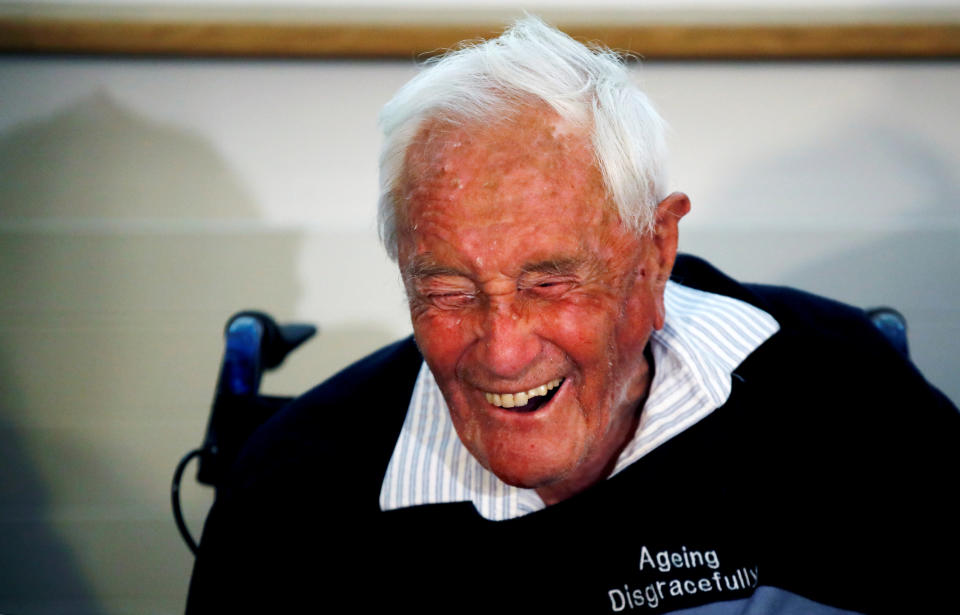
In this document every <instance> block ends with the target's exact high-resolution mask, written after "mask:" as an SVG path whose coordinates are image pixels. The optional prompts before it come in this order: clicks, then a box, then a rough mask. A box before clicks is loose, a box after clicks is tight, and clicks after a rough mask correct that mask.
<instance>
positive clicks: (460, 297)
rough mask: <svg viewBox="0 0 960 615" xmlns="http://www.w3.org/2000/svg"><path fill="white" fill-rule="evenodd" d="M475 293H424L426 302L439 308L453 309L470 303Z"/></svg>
mask: <svg viewBox="0 0 960 615" xmlns="http://www.w3.org/2000/svg"><path fill="white" fill-rule="evenodd" d="M475 298H476V295H474V294H473V293H465V292H449V293H428V294H426V295H424V299H426V301H427V303H429V304H430V305H432V306H433V307H436V308H439V309H441V310H454V309H458V308H462V307H466V306H468V305H470V304H471V303H472V302H473V300H474V299H475Z"/></svg>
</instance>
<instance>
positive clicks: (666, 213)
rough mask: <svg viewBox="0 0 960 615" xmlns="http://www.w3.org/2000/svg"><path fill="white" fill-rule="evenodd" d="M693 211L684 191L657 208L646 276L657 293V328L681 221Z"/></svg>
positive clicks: (659, 324)
mask: <svg viewBox="0 0 960 615" xmlns="http://www.w3.org/2000/svg"><path fill="white" fill-rule="evenodd" d="M688 211H690V199H689V198H687V195H686V194H684V193H682V192H674V193H672V194H671V195H670V196H668V197H667V198H665V199H663V200H662V201H660V204H659V205H657V217H656V222H655V225H654V229H653V234H652V235H651V236H649V237H648V238H647V241H648V242H649V243H648V245H647V249H648V252H647V263H646V269H647V271H646V273H647V276H648V283H650V284H651V286H652V288H651V290H652V291H653V293H654V300H655V301H656V316H655V319H654V326H655V327H656V328H657V329H660V328H661V327H663V321H664V314H665V310H664V306H663V289H664V288H665V287H666V285H667V280H669V279H670V272H671V271H673V261H674V260H675V259H676V257H677V243H678V242H679V231H678V228H677V227H678V225H679V223H680V218H682V217H684V216H685V215H686V214H687V212H688Z"/></svg>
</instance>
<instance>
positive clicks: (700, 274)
mask: <svg viewBox="0 0 960 615" xmlns="http://www.w3.org/2000/svg"><path fill="white" fill-rule="evenodd" d="M671 278H672V279H673V281H675V282H677V283H679V284H682V285H683V286H687V287H690V288H695V289H697V290H702V291H705V292H710V293H715V294H719V295H724V296H727V297H731V298H733V299H737V300H740V301H743V302H745V303H748V304H750V305H753V306H754V307H757V308H759V309H761V310H763V311H764V312H766V313H767V314H769V315H770V316H772V317H773V318H774V319H775V320H776V321H777V323H778V324H779V325H780V331H779V332H778V333H777V334H776V335H775V336H774V338H773V339H774V340H775V341H776V343H784V342H786V341H788V340H791V339H792V340H794V341H796V342H798V343H801V344H803V345H807V346H810V345H813V344H814V343H819V344H821V345H825V346H827V347H833V346H840V347H849V348H851V349H857V348H859V349H861V350H865V351H868V352H872V349H873V348H874V346H875V345H876V344H880V345H881V346H882V347H884V349H885V350H886V347H887V346H889V344H888V343H887V342H886V340H885V338H883V336H882V335H881V334H880V332H879V330H878V329H877V328H876V327H875V326H873V324H872V323H871V322H870V320H869V318H868V317H867V314H866V312H865V311H864V310H863V309H862V308H860V307H856V306H852V305H848V304H846V303H843V302H841V301H837V300H834V299H830V298H827V297H823V296H821V295H816V294H814V293H810V292H807V291H803V290H800V289H797V288H791V287H788V286H778V285H772V284H758V283H750V282H740V281H737V280H735V279H733V278H731V277H730V276H728V275H727V274H725V273H723V272H721V271H720V270H718V269H717V268H716V267H714V266H713V265H711V264H710V263H708V262H707V261H705V260H703V259H702V258H699V257H696V256H691V255H686V254H683V255H679V256H678V257H677V262H676V266H675V267H674V271H673V275H672V276H671ZM868 349H869V350H868ZM890 349H891V350H892V346H891V347H890ZM881 354H883V355H886V354H887V353H886V352H883V353H881ZM891 356H892V355H891Z"/></svg>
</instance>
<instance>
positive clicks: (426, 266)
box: [403, 252, 466, 280]
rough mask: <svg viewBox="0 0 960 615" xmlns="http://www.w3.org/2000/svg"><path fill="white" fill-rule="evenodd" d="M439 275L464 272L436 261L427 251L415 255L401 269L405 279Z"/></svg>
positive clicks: (453, 274)
mask: <svg viewBox="0 0 960 615" xmlns="http://www.w3.org/2000/svg"><path fill="white" fill-rule="evenodd" d="M441 275H450V276H463V275H466V274H464V272H462V271H460V270H459V269H455V268H453V267H448V266H446V265H441V264H439V263H437V262H436V261H435V260H434V259H433V255H432V254H430V253H429V252H428V253H426V254H418V255H417V256H415V257H414V258H413V259H412V260H411V261H410V263H409V264H408V265H407V266H406V268H404V271H403V277H404V279H405V280H421V279H423V278H429V277H433V276H441Z"/></svg>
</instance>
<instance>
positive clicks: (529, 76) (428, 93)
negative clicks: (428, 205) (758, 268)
mask: <svg viewBox="0 0 960 615" xmlns="http://www.w3.org/2000/svg"><path fill="white" fill-rule="evenodd" d="M424 66H425V68H424V70H422V71H421V72H420V73H419V74H418V75H417V76H416V77H414V78H413V79H412V80H410V81H409V82H408V83H407V84H406V85H404V86H403V87H402V88H401V89H400V90H399V91H398V92H397V93H396V95H395V96H394V97H393V98H392V99H391V100H390V102H388V103H387V104H386V105H385V106H384V107H383V110H382V111H381V113H380V127H381V129H382V130H383V134H384V143H383V149H382V150H381V154H380V202H379V209H378V223H379V228H380V240H381V241H382V242H383V245H384V248H386V250H387V253H388V254H389V255H390V257H391V258H392V259H394V260H396V258H397V228H396V225H397V210H396V208H397V206H398V205H401V203H398V202H397V201H398V191H397V188H398V185H397V184H398V181H399V180H400V178H401V175H402V173H403V171H404V162H405V157H406V151H407V148H408V147H409V146H410V144H411V142H412V140H413V139H414V137H415V136H416V135H417V132H418V131H419V129H420V126H421V125H422V124H423V122H424V120H426V119H429V118H443V119H448V120H461V121H463V120H476V121H482V120H484V119H488V118H491V117H503V116H508V115H509V114H510V112H511V111H512V110H515V109H516V108H517V107H518V105H519V104H520V102H519V101H521V100H524V99H530V98H533V99H535V100H536V99H539V100H542V101H543V102H544V103H546V104H547V105H549V106H550V107H551V108H553V110H554V111H556V113H557V114H558V115H559V116H560V117H561V118H563V119H564V120H567V121H571V122H573V123H575V124H577V125H580V126H585V127H588V128H592V135H591V136H592V143H593V149H594V155H595V157H596V162H597V166H598V167H599V169H600V171H601V173H602V174H603V180H604V184H605V185H606V188H607V192H608V194H609V196H610V197H611V198H612V200H613V202H614V203H615V204H616V206H617V209H618V211H619V214H620V218H621V220H622V221H623V222H624V223H625V224H627V225H628V226H629V227H630V228H632V229H634V230H636V231H637V232H640V233H644V232H649V231H651V230H652V228H653V225H654V220H655V215H656V208H657V204H658V203H659V202H660V201H661V200H662V199H663V198H664V196H666V195H665V194H663V190H664V183H665V177H664V175H665V170H664V162H665V158H666V144H665V138H664V133H665V131H666V125H665V123H664V121H663V119H662V118H661V117H660V115H659V114H658V113H657V111H656V110H655V109H654V108H653V105H652V104H651V103H650V101H649V99H648V98H647V96H646V95H645V94H644V93H643V92H642V91H641V90H640V88H639V87H637V85H635V84H634V83H633V82H631V80H630V78H629V75H628V71H627V68H626V66H625V65H624V61H623V59H622V58H621V57H620V56H618V55H617V54H616V53H614V52H612V51H610V50H609V49H607V48H605V47H594V48H592V49H591V48H588V47H586V46H584V45H582V44H581V43H578V42H577V41H575V40H573V39H572V38H570V37H569V36H567V35H566V34H564V33H563V32H560V31H559V30H557V29H555V28H553V27H551V26H548V25H547V24H545V23H544V22H543V21H541V20H540V19H539V18H537V17H533V16H527V17H524V18H522V19H520V20H518V21H517V22H516V23H514V24H513V25H512V26H511V27H510V28H508V29H507V30H506V31H505V32H504V33H503V34H502V35H501V36H500V37H498V38H495V39H491V40H489V41H485V42H482V43H478V44H472V45H468V46H466V47H463V48H461V49H458V50H456V51H452V52H449V53H447V54H445V55H443V56H441V57H438V58H432V59H430V60H427V62H426V63H425V65H424Z"/></svg>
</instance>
